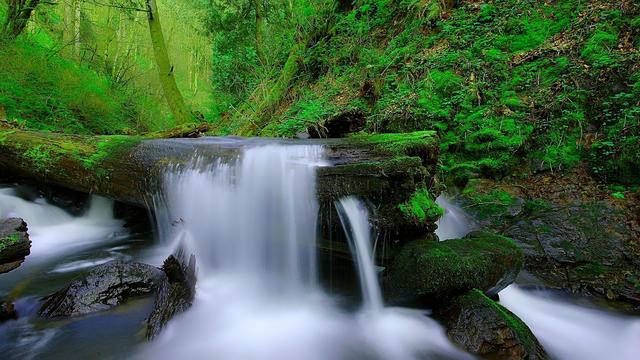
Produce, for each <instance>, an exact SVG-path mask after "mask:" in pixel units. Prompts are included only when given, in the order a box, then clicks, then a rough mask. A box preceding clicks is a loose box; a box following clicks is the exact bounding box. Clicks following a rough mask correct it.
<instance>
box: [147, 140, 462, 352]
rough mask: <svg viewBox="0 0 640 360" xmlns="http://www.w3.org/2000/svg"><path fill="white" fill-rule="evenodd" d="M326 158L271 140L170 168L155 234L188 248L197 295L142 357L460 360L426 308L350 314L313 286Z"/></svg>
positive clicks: (157, 202) (312, 148) (319, 150)
mask: <svg viewBox="0 0 640 360" xmlns="http://www.w3.org/2000/svg"><path fill="white" fill-rule="evenodd" d="M323 163H324V161H323V151H322V148H321V147H318V146H281V145H268V146H257V147H251V148H248V149H245V150H244V152H243V153H242V154H241V155H240V156H238V158H236V159H235V160H233V161H226V162H223V161H220V160H215V161H211V162H209V163H207V161H206V160H205V159H202V158H199V159H197V160H195V161H194V162H193V163H192V164H191V166H189V167H187V169H182V170H177V169H173V170H172V171H170V172H169V173H168V174H167V176H166V178H165V183H164V191H163V193H162V194H161V196H158V197H157V198H156V199H155V207H156V214H157V217H158V219H157V220H158V223H159V226H160V228H159V229H158V232H159V234H160V236H161V238H162V241H163V242H165V243H166V244H169V245H168V246H169V247H170V248H175V247H176V246H178V244H179V243H181V244H182V245H181V246H184V247H186V249H188V250H189V251H192V252H194V253H195V255H196V258H197V262H198V267H199V269H200V271H199V274H198V288H197V295H196V300H195V302H194V306H193V307H192V308H191V309H190V310H189V311H187V312H186V313H184V314H182V315H181V316H178V317H177V318H176V319H174V320H173V321H172V322H171V323H170V324H169V326H168V327H167V329H165V331H164V332H163V333H162V334H161V336H160V337H159V338H158V339H157V340H156V341H154V342H153V343H152V344H150V345H148V346H146V347H145V348H144V349H142V350H141V352H140V353H139V354H138V355H137V356H138V358H140V359H171V360H174V359H211V358H216V359H222V360H234V359H238V360H251V359H261V360H262V359H285V360H286V359H292V360H314V359H318V360H325V359H398V360H403V359H417V358H420V359H426V358H428V357H425V356H428V355H429V354H434V353H439V354H444V355H445V356H449V357H450V358H463V357H464V355H462V354H460V353H459V352H458V351H456V350H455V349H453V348H452V346H451V345H450V344H449V343H448V341H447V340H446V337H445V336H444V332H443V330H442V329H441V328H440V327H439V326H438V325H437V324H436V323H435V322H434V321H432V320H430V319H429V318H427V317H425V316H423V315H422V314H417V313H415V312H413V313H411V314H412V315H411V316H409V315H406V313H404V312H403V315H402V316H397V315H396V314H397V313H399V312H400V311H397V312H396V311H389V312H386V311H385V312H382V313H380V314H378V315H377V316H376V317H373V318H372V317H371V316H370V314H364V313H358V314H353V313H349V312H347V311H345V310H342V309H340V308H339V307H338V306H336V304H335V303H334V302H333V300H332V299H331V298H330V297H329V296H328V294H325V293H324V292H323V291H322V290H321V289H320V288H319V287H318V286H317V285H316V277H317V269H316V266H317V259H316V253H315V243H316V232H317V224H316V221H317V217H318V204H317V201H316V196H315V170H316V167H318V166H321V165H322V164H323ZM364 221H365V222H366V218H365V220H364ZM358 223H360V222H358ZM163 224H165V225H163ZM166 224H169V225H166ZM366 227H368V225H367V226H366ZM364 228H365V226H360V227H359V229H360V230H361V231H362V232H366V231H365V230H364ZM358 236H360V235H358ZM368 261H369V262H371V259H369V260H368ZM374 276H375V274H374ZM376 286H377V285H376ZM378 291H379V290H378ZM378 302H379V303H380V305H377V306H380V307H381V300H378Z"/></svg>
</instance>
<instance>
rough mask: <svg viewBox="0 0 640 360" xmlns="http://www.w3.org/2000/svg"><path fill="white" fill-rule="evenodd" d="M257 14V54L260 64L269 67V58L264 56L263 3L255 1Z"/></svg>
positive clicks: (259, 0) (258, 0)
mask: <svg viewBox="0 0 640 360" xmlns="http://www.w3.org/2000/svg"><path fill="white" fill-rule="evenodd" d="M253 4H254V7H255V13H256V54H257V55H258V60H260V64H261V65H262V66H267V65H268V63H267V57H266V55H265V54H264V45H263V41H262V37H263V35H264V25H265V24H264V17H263V16H262V1H261V0H254V1H253Z"/></svg>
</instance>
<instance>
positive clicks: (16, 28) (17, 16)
mask: <svg viewBox="0 0 640 360" xmlns="http://www.w3.org/2000/svg"><path fill="white" fill-rule="evenodd" d="M40 2H41V1H40V0H8V1H7V5H8V7H7V20H6V21H5V23H4V26H3V33H4V34H5V35H6V36H7V37H8V38H10V39H15V38H16V37H18V35H20V34H21V33H22V31H23V30H24V28H25V27H27V23H28V22H29V19H30V18H31V14H32V13H33V11H34V10H35V9H36V8H37V7H38V5H39V4H40Z"/></svg>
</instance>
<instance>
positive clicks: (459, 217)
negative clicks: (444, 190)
mask: <svg viewBox="0 0 640 360" xmlns="http://www.w3.org/2000/svg"><path fill="white" fill-rule="evenodd" d="M436 203H437V204H438V205H440V206H441V207H442V208H443V209H444V215H443V216H442V217H440V219H438V221H437V222H436V225H437V226H438V228H437V229H436V235H438V239H440V241H443V240H449V239H459V238H461V237H464V236H465V235H467V234H468V233H469V232H471V231H473V230H475V228H476V225H475V224H474V222H473V220H472V219H471V217H470V216H469V215H467V214H466V213H465V212H464V210H463V209H462V208H460V207H459V206H458V205H456V204H454V203H453V201H451V200H450V199H448V198H447V197H446V196H445V195H440V196H438V198H437V199H436Z"/></svg>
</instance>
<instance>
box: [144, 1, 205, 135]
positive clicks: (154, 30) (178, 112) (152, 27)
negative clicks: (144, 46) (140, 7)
mask: <svg viewBox="0 0 640 360" xmlns="http://www.w3.org/2000/svg"><path fill="white" fill-rule="evenodd" d="M147 10H148V20H149V32H150V34H151V44H152V47H153V54H154V56H155V60H156V67H157V68H158V76H159V77H160V85H161V86H162V90H163V92H164V97H165V99H166V100H167V104H168V105H169V109H170V110H171V113H172V114H173V117H174V119H175V121H176V124H185V123H190V122H193V121H194V119H193V116H191V113H190V112H189V111H188V110H187V106H186V105H185V102H184V98H183V97H182V94H181V93H180V90H179V89H178V85H177V84H176V79H175V77H174V74H173V66H172V65H171V62H170V61H169V53H168V52H167V46H166V44H165V41H164V35H163V33H162V26H161V24H160V14H159V12H158V7H157V6H156V1H155V0H147Z"/></svg>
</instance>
